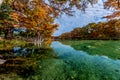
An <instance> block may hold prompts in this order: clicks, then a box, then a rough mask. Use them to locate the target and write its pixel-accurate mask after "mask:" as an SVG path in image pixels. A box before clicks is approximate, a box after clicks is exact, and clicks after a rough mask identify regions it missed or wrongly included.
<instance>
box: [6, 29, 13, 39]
mask: <svg viewBox="0 0 120 80" xmlns="http://www.w3.org/2000/svg"><path fill="white" fill-rule="evenodd" d="M5 39H13V28H12V27H8V28H7V29H6V31H5Z"/></svg>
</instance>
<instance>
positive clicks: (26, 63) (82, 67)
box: [0, 41, 120, 80]
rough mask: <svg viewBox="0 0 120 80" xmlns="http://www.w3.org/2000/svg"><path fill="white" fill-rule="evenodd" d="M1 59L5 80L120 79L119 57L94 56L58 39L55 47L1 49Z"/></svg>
mask: <svg viewBox="0 0 120 80" xmlns="http://www.w3.org/2000/svg"><path fill="white" fill-rule="evenodd" d="M117 55H118V54H117ZM0 58H1V59H0V79H1V80H120V60H119V59H114V58H110V57H109V56H107V55H99V54H95V55H90V54H88V53H87V52H84V50H75V49H74V48H73V47H71V46H70V45H68V44H67V45H64V44H62V43H60V42H58V41H56V42H53V43H52V44H51V49H39V48H35V47H34V46H33V45H29V47H27V46H26V47H14V48H13V49H11V50H4V51H0ZM3 60H4V61H3Z"/></svg>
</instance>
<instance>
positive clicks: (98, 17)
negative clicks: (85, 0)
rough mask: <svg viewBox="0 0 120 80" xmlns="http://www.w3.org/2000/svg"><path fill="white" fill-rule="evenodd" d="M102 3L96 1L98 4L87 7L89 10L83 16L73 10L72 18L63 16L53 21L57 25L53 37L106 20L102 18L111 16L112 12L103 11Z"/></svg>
mask: <svg viewBox="0 0 120 80" xmlns="http://www.w3.org/2000/svg"><path fill="white" fill-rule="evenodd" d="M103 1H104V0H98V3H97V4H95V5H94V6H93V7H92V6H91V5H89V8H87V9H86V13H84V14H83V13H82V12H81V11H79V10H75V14H74V16H68V15H65V14H63V15H62V16H61V17H59V18H58V19H56V20H55V23H58V24H59V27H58V30H57V31H56V32H55V33H54V35H55V36H58V35H60V34H62V33H64V32H69V31H71V30H73V29H74V28H76V27H82V26H84V25H87V24H88V23H91V22H101V21H102V22H103V21H106V19H105V18H102V17H103V16H106V15H108V14H111V13H112V12H113V11H112V10H106V9H104V7H103Z"/></svg>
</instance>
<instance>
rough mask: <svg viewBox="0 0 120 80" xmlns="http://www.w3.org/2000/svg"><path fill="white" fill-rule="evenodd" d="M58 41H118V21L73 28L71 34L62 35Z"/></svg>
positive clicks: (119, 25) (119, 22) (119, 36)
mask: <svg viewBox="0 0 120 80" xmlns="http://www.w3.org/2000/svg"><path fill="white" fill-rule="evenodd" d="M58 38H59V39H73V40H79V39H103V40H107V39H120V20H110V21H108V22H99V23H97V24H96V23H90V24H88V25H86V26H84V27H81V28H80V27H79V28H75V29H74V30H72V31H71V32H67V33H63V34H62V35H60V36H59V37H58Z"/></svg>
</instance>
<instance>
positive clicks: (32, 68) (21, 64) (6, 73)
mask: <svg viewBox="0 0 120 80" xmlns="http://www.w3.org/2000/svg"><path fill="white" fill-rule="evenodd" d="M52 57H56V55H55V54H54V52H53V50H52V49H51V48H47V49H44V48H38V47H36V46H34V45H31V44H30V45H27V46H25V47H13V48H11V49H8V50H6V49H3V50H0V63H1V64H0V79H6V78H7V77H8V79H11V80H12V79H16V80H17V78H21V79H26V78H29V79H30V78H31V77H32V76H34V75H35V74H36V72H37V70H39V69H38V68H39V66H40V64H42V60H43V59H47V58H52ZM38 63H39V64H38ZM41 66H42V65H41ZM39 75H40V74H39ZM12 76H13V77H12Z"/></svg>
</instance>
